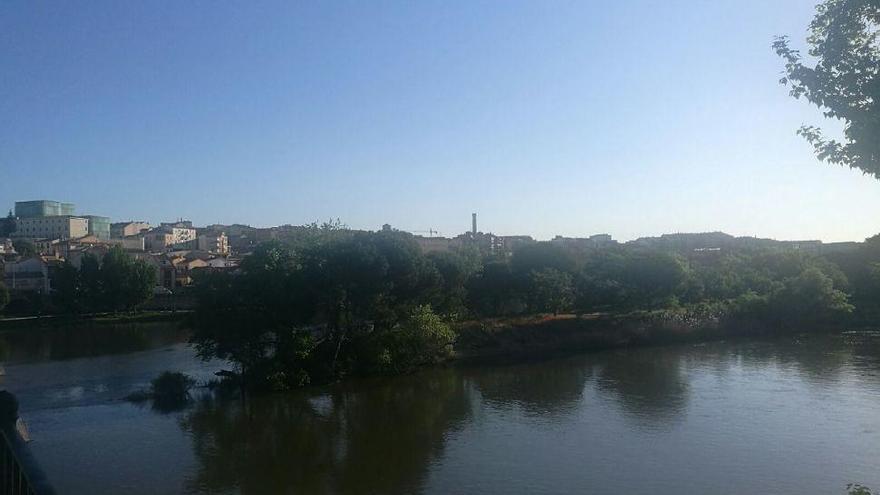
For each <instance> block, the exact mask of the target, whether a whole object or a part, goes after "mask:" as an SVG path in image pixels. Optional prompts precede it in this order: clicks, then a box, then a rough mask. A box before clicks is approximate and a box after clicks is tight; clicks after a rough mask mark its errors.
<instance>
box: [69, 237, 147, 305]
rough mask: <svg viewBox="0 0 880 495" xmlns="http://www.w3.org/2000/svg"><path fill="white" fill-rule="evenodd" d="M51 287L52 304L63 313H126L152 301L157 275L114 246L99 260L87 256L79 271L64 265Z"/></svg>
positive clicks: (71, 266)
mask: <svg viewBox="0 0 880 495" xmlns="http://www.w3.org/2000/svg"><path fill="white" fill-rule="evenodd" d="M53 283H54V287H53V288H54V291H53V293H52V299H53V303H54V304H55V306H57V307H58V309H60V310H61V311H63V312H67V313H77V312H81V311H86V312H96V311H122V310H126V311H128V310H132V309H134V308H136V307H137V306H138V305H140V304H141V303H143V302H145V301H147V300H148V299H149V298H150V297H151V295H152V290H153V287H154V286H155V285H156V272H155V270H153V268H152V267H150V266H149V265H148V264H147V263H146V262H144V261H143V260H133V259H131V257H129V256H128V255H127V254H126V253H125V251H124V250H123V249H122V248H121V247H119V246H114V247H112V248H111V249H110V250H109V251H108V252H107V254H105V255H104V256H103V258H102V259H101V260H98V258H97V257H96V256H94V255H91V254H86V255H85V256H83V258H82V263H81V264H80V267H79V268H77V267H75V266H73V265H72V264H70V262H65V263H64V264H63V265H61V266H60V267H58V269H57V271H56V272H55V277H54V282H53Z"/></svg>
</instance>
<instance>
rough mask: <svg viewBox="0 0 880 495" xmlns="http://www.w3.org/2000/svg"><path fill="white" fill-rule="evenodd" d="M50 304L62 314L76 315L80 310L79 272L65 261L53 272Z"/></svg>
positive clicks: (80, 287) (80, 288) (80, 289)
mask: <svg viewBox="0 0 880 495" xmlns="http://www.w3.org/2000/svg"><path fill="white" fill-rule="evenodd" d="M52 286H53V289H54V290H53V292H52V302H53V303H54V304H55V306H56V307H58V309H60V310H61V311H63V312H64V313H78V312H80V311H81V310H82V286H81V284H80V276H79V270H77V269H76V267H75V266H73V265H72V264H70V262H69V261H65V262H64V264H62V265H61V266H59V267H58V268H57V269H56V270H55V279H54V281H53V283H52Z"/></svg>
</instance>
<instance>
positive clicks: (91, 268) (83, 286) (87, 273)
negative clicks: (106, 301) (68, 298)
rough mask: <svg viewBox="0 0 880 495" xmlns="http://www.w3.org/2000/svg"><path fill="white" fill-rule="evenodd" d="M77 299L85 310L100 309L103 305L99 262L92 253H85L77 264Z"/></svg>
mask: <svg viewBox="0 0 880 495" xmlns="http://www.w3.org/2000/svg"><path fill="white" fill-rule="evenodd" d="M79 291H80V293H79V301H80V304H81V306H82V308H83V309H84V310H86V311H100V310H101V309H103V308H102V305H103V300H102V299H103V283H102V280H101V262H100V261H98V257H97V256H95V255H94V254H92V253H86V254H84V255H83V257H82V261H81V262H80V265H79Z"/></svg>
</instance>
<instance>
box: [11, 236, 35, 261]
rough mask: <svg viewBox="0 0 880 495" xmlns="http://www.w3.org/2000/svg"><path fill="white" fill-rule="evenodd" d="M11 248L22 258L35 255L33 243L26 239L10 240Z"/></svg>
mask: <svg viewBox="0 0 880 495" xmlns="http://www.w3.org/2000/svg"><path fill="white" fill-rule="evenodd" d="M12 248H13V249H15V252H16V253H18V255H19V256H21V257H22V258H30V257H32V256H36V255H37V248H36V246H34V243H32V242H31V241H28V240H26V239H16V240H14V241H12Z"/></svg>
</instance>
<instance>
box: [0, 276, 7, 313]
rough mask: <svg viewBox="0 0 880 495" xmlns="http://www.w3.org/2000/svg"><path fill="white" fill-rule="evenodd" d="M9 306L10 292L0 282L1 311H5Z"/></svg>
mask: <svg viewBox="0 0 880 495" xmlns="http://www.w3.org/2000/svg"><path fill="white" fill-rule="evenodd" d="M7 304H9V291H8V290H7V289H6V286H5V285H3V282H0V311H3V308H5V307H6V305H7Z"/></svg>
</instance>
